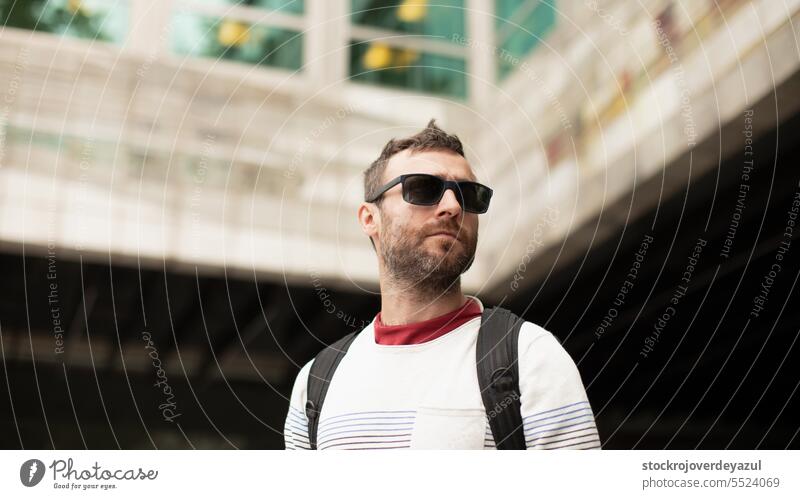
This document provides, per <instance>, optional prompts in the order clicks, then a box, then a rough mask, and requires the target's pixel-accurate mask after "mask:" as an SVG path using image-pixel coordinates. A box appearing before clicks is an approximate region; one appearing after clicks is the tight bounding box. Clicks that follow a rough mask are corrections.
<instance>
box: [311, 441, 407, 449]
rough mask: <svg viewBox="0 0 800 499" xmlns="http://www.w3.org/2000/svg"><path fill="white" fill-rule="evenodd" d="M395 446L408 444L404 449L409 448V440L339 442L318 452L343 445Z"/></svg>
mask: <svg viewBox="0 0 800 499" xmlns="http://www.w3.org/2000/svg"><path fill="white" fill-rule="evenodd" d="M397 444H408V445H406V446H405V447H410V446H411V440H410V439H406V440H378V441H375V440H371V441H367V442H359V441H356V442H339V443H336V444H332V445H326V446H325V447H324V448H323V447H320V450H322V449H333V448H336V447H342V446H344V445H347V446H350V445H397Z"/></svg>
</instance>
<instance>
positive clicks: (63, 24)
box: [0, 0, 129, 43]
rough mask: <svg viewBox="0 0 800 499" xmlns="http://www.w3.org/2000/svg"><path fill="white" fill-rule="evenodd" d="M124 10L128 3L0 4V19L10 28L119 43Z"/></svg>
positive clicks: (34, 0)
mask: <svg viewBox="0 0 800 499" xmlns="http://www.w3.org/2000/svg"><path fill="white" fill-rule="evenodd" d="M128 8H129V5H128V0H25V1H19V0H0V19H2V23H3V25H4V26H11V27H14V28H22V29H30V30H35V31H44V32H47V33H55V34H59V35H64V36H69V37H75V38H83V39H88V40H97V41H102V42H111V43H121V42H122V41H123V40H124V39H125V37H126V36H127V34H128Z"/></svg>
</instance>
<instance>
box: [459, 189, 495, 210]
mask: <svg viewBox="0 0 800 499" xmlns="http://www.w3.org/2000/svg"><path fill="white" fill-rule="evenodd" d="M460 186H461V193H462V196H463V197H464V204H463V206H464V209H465V210H466V211H469V212H472V213H486V211H487V210H488V209H489V201H491V199H492V191H491V189H489V188H488V187H486V186H485V185H481V184H476V183H473V182H464V183H462V184H460Z"/></svg>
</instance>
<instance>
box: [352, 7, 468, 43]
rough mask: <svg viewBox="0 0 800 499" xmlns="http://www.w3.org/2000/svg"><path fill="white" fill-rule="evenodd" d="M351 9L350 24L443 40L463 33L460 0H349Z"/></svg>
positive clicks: (462, 10)
mask: <svg viewBox="0 0 800 499" xmlns="http://www.w3.org/2000/svg"><path fill="white" fill-rule="evenodd" d="M351 8H352V22H353V24H360V25H364V26H373V27H376V28H383V29H389V30H392V31H399V32H401V33H413V34H417V35H428V36H441V37H445V38H447V39H450V38H451V37H452V36H453V35H454V34H458V35H462V34H464V0H405V1H403V0H351Z"/></svg>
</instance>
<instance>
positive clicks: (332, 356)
mask: <svg viewBox="0 0 800 499" xmlns="http://www.w3.org/2000/svg"><path fill="white" fill-rule="evenodd" d="M357 334H358V331H356V332H353V333H350V334H348V335H347V336H345V337H344V338H341V339H340V340H338V341H336V342H335V343H333V344H331V345H329V346H327V347H325V349H324V350H322V351H321V352H320V353H319V355H317V357H316V358H315V359H314V362H313V363H312V364H311V370H310V371H309V373H308V387H307V389H306V399H307V402H306V419H308V445H309V447H310V448H311V450H316V449H317V427H318V426H319V415H320V412H321V411H322V404H323V403H324V402H325V396H326V395H327V394H328V387H329V386H330V384H331V379H333V373H334V372H336V368H337V367H338V366H339V362H341V361H342V358H344V355H345V354H346V353H347V349H348V348H350V344H351V343H353V340H354V339H355V338H356V335H357Z"/></svg>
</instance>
